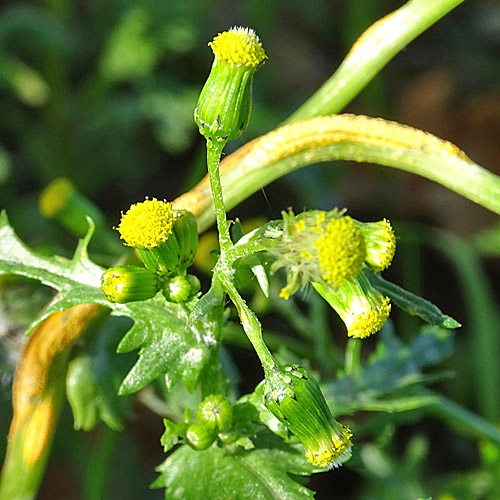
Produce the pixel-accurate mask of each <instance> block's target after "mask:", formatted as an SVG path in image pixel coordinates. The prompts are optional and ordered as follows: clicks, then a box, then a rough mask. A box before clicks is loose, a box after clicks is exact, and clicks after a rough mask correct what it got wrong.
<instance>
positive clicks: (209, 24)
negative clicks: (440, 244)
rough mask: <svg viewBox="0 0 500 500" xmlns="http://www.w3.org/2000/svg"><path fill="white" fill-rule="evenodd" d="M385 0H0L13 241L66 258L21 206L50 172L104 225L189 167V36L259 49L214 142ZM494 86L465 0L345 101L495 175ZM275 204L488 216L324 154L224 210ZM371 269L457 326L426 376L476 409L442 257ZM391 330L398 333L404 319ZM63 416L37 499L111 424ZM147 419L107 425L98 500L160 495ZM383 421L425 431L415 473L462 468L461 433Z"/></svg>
mask: <svg viewBox="0 0 500 500" xmlns="http://www.w3.org/2000/svg"><path fill="white" fill-rule="evenodd" d="M400 5H402V2H396V1H389V0H371V1H366V0H339V1H334V0H330V1H326V0H325V1H321V0H311V1H309V2H299V1H285V0H281V1H279V0H278V1H269V0H268V1H264V0H253V1H247V2H238V3H235V2H230V1H212V2H202V1H196V0H191V1H187V2H179V1H176V0H162V1H160V2H159V1H157V0H129V1H127V0H107V1H101V0H91V1H69V0H45V1H40V2H34V1H33V2H7V3H4V4H3V5H2V7H1V10H0V206H1V208H6V209H7V211H8V214H9V218H10V220H11V223H12V225H13V226H14V228H15V229H16V231H17V232H18V234H19V235H20V236H21V237H22V239H23V240H24V241H25V242H27V243H28V244H29V245H30V246H32V247H34V248H38V249H39V250H41V251H46V252H57V253H59V254H63V255H70V254H71V251H72V249H73V248H74V244H75V240H74V238H72V237H70V236H68V235H67V234H66V233H64V232H63V230H62V229H60V228H59V227H58V226H57V225H56V224H55V223H54V222H52V221H47V220H45V219H44V218H43V217H42V216H41V215H40V213H39V211H38V205H37V204H38V197H39V194H40V191H41V190H42V189H43V188H44V187H45V186H46V185H47V184H48V183H49V182H50V181H51V180H53V179H55V178H57V177H60V176H65V177H68V178H70V179H71V180H72V181H73V182H74V184H75V185H76V186H77V188H78V189H79V190H80V191H81V192H82V193H83V194H85V195H86V196H88V197H89V198H90V199H92V200H93V201H94V202H95V203H96V204H97V205H98V206H99V207H100V208H101V209H102V210H103V212H104V213H105V214H106V216H107V217H108V220H109V225H110V226H112V225H113V224H116V223H117V222H118V219H119V214H120V211H121V210H124V209H126V208H127V207H128V206H129V205H130V204H131V203H132V202H136V201H138V200H142V199H143V198H144V196H146V195H148V196H156V197H160V198H166V199H173V198H175V197H176V196H178V195H179V194H181V193H182V192H183V191H185V190H187V189H189V188H190V187H192V186H193V185H194V184H195V183H196V182H197V181H198V180H199V179H200V178H201V177H202V176H203V174H204V168H205V165H204V144H203V141H202V139H201V137H200V136H199V134H198V132H197V130H196V127H195V125H194V122H193V119H192V112H193V109H194V106H195V104H196V100H197V96H198V93H199V91H200V89H201V86H202V85H203V83H204V80H205V78H206V75H207V74H208V71H209V68H210V65H211V61H212V55H211V52H210V50H209V48H208V47H207V45H206V44H207V42H208V41H209V40H211V38H212V37H213V36H214V35H215V34H216V33H218V32H219V31H222V30H225V29H227V28H228V27H231V26H234V25H243V26H250V27H253V28H254V29H255V30H256V31H257V33H258V34H259V36H260V37H261V39H262V41H263V44H264V47H265V49H266V52H267V54H268V56H269V60H268V61H267V62H266V64H265V65H264V66H263V68H262V69H260V70H259V71H258V73H257V75H256V78H255V89H254V108H253V114H252V119H251V122H250V126H249V128H248V130H247V131H246V132H245V134H244V135H243V136H242V137H241V138H240V139H238V140H237V141H233V143H231V144H230V145H229V146H228V148H227V151H228V152H230V151H232V150H234V149H236V148H237V147H239V146H240V145H242V144H244V143H245V142H248V141H249V140H251V139H253V138H254V137H256V136H258V135H260V134H263V133H265V132H267V131H269V130H272V129H273V128H274V127H276V126H277V125H278V124H279V123H280V122H281V121H283V120H284V119H285V118H286V117H287V116H288V114H290V113H291V112H292V111H293V110H294V109H296V107H297V106H299V105H300V104H301V103H302V102H304V101H305V100H306V99H307V97H308V96H310V95H311V94H312V93H313V92H314V91H315V90H316V89H317V88H318V87H319V86H320V85H321V84H322V82H324V81H325V80H326V79H327V78H328V77H329V76H330V75H331V74H332V73H333V71H334V70H335V68H336V67H337V66H338V65H339V63H340V62H341V60H342V59H343V57H344V56H345V54H346V53H347V52H348V49H349V47H350V46H351V44H352V43H353V42H354V41H355V39H356V38H357V37H358V36H359V35H360V34H361V33H362V32H363V31H364V30H365V29H366V28H367V27H368V26H369V25H370V24H371V23H373V22H374V21H376V20H377V19H379V18H380V17H382V16H383V15H385V14H387V13H389V12H390V11H391V10H394V9H395V8H398V7H399V6H400ZM499 81H500V6H499V4H498V2H496V1H493V0H492V1H486V0H485V1H475V2H468V3H465V4H464V5H461V6H460V7H458V8H457V9H456V10H455V11H453V12H452V13H451V14H450V15H448V16H447V17H446V18H445V19H443V20H441V21H440V22H439V23H438V24H437V25H435V26H434V27H432V28H431V29H430V30H428V32H426V33H425V34H424V35H422V36H421V37H420V38H418V39H417V40H416V41H414V42H413V43H412V44H411V45H410V46H409V47H408V48H406V49H405V50H404V51H402V52H401V53H400V54H399V55H398V56H397V57H396V58H395V59H394V60H393V61H392V62H390V63H389V64H388V66H387V67H386V68H385V69H384V70H383V72H382V74H381V75H380V76H378V77H377V78H376V79H375V80H374V81H373V82H372V83H371V84H370V85H369V86H368V87H367V88H366V89H365V90H364V91H363V92H362V94H361V95H360V96H359V97H358V98H357V99H356V100H355V101H354V102H353V103H351V104H350V105H349V106H348V108H347V110H346V111H349V112H354V113H360V114H366V115H369V116H380V117H383V118H386V119H390V120H396V121H399V122H401V123H405V124H408V125H412V126H415V127H418V128H422V129H424V130H427V131H429V132H432V133H434V134H436V135H438V136H440V137H442V138H444V139H448V140H451V141H452V142H454V143H455V144H457V145H458V146H459V147H460V148H462V149H463V150H464V151H465V152H466V153H467V154H468V155H469V156H470V157H471V158H472V159H473V160H474V161H476V162H477V163H479V164H481V165H482V166H484V167H485V168H487V169H489V170H491V171H493V172H495V173H497V174H500V162H499V158H500V85H499ZM288 206H292V207H294V208H295V210H301V209H303V208H321V209H330V208H332V207H333V206H339V207H344V206H345V207H348V208H349V212H350V213H351V215H353V216H355V217H357V218H359V219H362V220H377V219H380V218H383V217H387V218H389V219H390V220H392V221H395V222H396V224H397V222H398V221H413V223H419V224H423V225H431V226H434V227H439V228H442V229H445V230H450V231H453V232H455V233H458V234H460V235H463V236H464V237H466V238H470V237H472V235H473V234H474V233H475V232H477V231H478V230H480V229H482V228H487V227H489V226H491V225H493V224H495V223H496V221H497V217H496V216H495V215H494V214H492V213H489V212H488V211H486V210H485V209H483V208H481V207H479V206H476V205H474V204H473V203H472V202H469V201H467V200H465V199H463V198H461V197H459V196H458V195H457V194H455V193H453V192H450V191H447V190H446V189H445V188H442V187H441V186H438V185H436V184H433V183H431V182H430V181H427V180H424V179H420V178H418V177H416V176H412V175H410V174H406V173H402V172H394V171H390V170H388V169H385V168H383V167H376V166H375V167H374V166H366V165H358V164H353V163H352V164H347V163H341V162H339V163H336V164H335V165H333V164H322V165H317V166H311V167H309V168H306V169H302V170H300V171H298V172H295V173H293V174H290V175H288V176H287V177H286V178H283V179H280V180H279V181H277V182H275V183H273V184H272V185H271V186H269V187H266V188H265V192H261V193H257V194H255V195H254V196H253V197H251V199H249V200H247V201H246V202H244V203H243V204H242V205H241V206H240V207H238V208H236V209H234V210H233V212H232V213H231V215H232V216H233V217H236V216H238V217H240V218H242V219H245V218H251V217H254V216H261V217H262V216H263V217H265V218H276V217H278V216H279V214H280V211H281V210H283V209H284V208H286V207H288ZM414 227H417V226H414ZM483 265H484V269H485V271H486V273H487V275H488V277H489V281H490V283H491V284H492V285H494V286H496V289H494V292H493V293H494V294H495V297H496V298H497V299H498V294H499V290H498V285H497V283H498V278H499V276H500V267H499V264H498V260H495V259H493V258H488V259H484V260H483ZM388 276H389V277H390V278H394V279H395V280H399V281H400V282H401V280H402V281H403V282H405V283H406V284H407V285H408V287H409V288H412V289H415V288H418V289H420V291H421V292H422V293H423V294H424V295H425V296H426V297H428V298H429V299H431V300H433V301H434V302H435V303H437V304H438V305H439V306H440V307H441V308H442V309H443V310H445V311H446V312H447V313H449V314H451V315H452V316H454V317H456V318H457V319H458V320H459V321H461V322H462V323H463V324H464V328H463V329H462V330H461V331H460V332H459V333H458V335H457V336H458V338H457V347H456V349H457V352H456V356H455V357H454V360H455V361H452V362H450V368H452V369H453V370H454V371H455V373H456V376H455V378H454V379H452V380H449V381H447V382H446V384H442V386H443V387H442V388H443V389H444V390H446V391H447V393H448V394H449V395H450V396H452V397H454V398H456V399H457V400H458V401H459V402H461V403H462V404H464V405H466V406H468V407H469V408H471V409H473V410H475V411H479V412H480V411H481V408H482V407H484V404H483V405H482V406H481V401H478V398H477V396H476V391H475V386H474V384H475V383H477V382H475V380H474V377H473V376H471V374H472V373H473V372H474V370H475V367H474V364H473V361H471V360H470V359H469V356H468V353H469V349H470V346H471V344H472V343H473V342H474V340H473V335H474V332H473V331H471V328H469V325H468V318H467V314H466V310H465V305H464V303H463V297H462V293H461V292H460V291H459V290H458V289H457V282H456V278H455V276H454V271H453V268H452V266H451V265H450V263H449V262H448V261H447V259H446V258H445V257H443V255H442V254H440V253H437V252H436V250H435V249H432V248H427V247H425V248H423V247H422V246H420V245H416V246H415V245H413V246H412V245H407V246H404V245H402V249H401V254H400V255H399V256H398V257H397V259H396V261H395V264H394V266H393V269H391V272H390V273H389V275H388ZM415 291H417V290H415ZM30 293H31V292H30ZM45 298H46V295H44V292H43V291H42V292H40V294H39V295H34V296H33V297H32V300H31V304H32V307H33V314H34V313H35V312H36V307H41V306H42V305H43V300H44V299H45ZM19 314H21V313H19ZM26 315H27V313H26ZM24 319H25V320H26V318H24ZM20 321H21V320H20ZM397 321H398V315H397V314H396V322H397ZM401 321H405V320H404V319H401ZM21 323H22V321H21ZM405 327H406V330H405V331H406V332H407V333H406V334H407V335H408V336H411V331H412V330H411V329H412V325H411V321H409V322H407V324H406V325H405ZM413 327H414V326H413ZM1 334H2V332H1V331H0V335H1ZM4 337H5V339H7V340H6V342H7V344H8V345H9V346H10V347H9V348H10V349H11V350H12V354H11V356H10V358H9V357H6V359H7V361H5V364H7V365H9V366H7V367H6V368H5V369H4V370H3V381H4V384H3V396H4V397H3V403H2V408H1V409H0V432H1V435H2V436H5V435H6V433H7V428H8V422H9V411H10V410H9V405H10V402H9V394H8V388H9V383H10V375H11V373H12V371H11V367H12V365H13V362H14V359H15V346H16V345H18V343H16V342H18V341H17V340H16V339H15V338H14V339H13V338H11V337H12V336H11V337H8V336H6V335H4ZM9 342H10V344H9ZM233 354H234V357H235V359H236V360H237V361H238V362H240V363H242V366H245V367H246V366H247V365H248V367H249V368H248V370H250V371H251V374H250V375H249V377H248V378H249V380H253V379H254V378H255V379H256V380H257V381H258V380H259V377H260V376H261V375H260V373H259V367H258V364H257V363H256V361H255V359H253V354H251V353H248V352H246V351H244V350H241V351H238V350H234V352H233ZM9 367H10V368H9ZM252 370H253V371H254V372H255V374H253V372H252ZM499 382H500V381H499ZM252 383H253V382H252ZM249 385H251V384H249ZM250 389H251V387H250ZM67 410H68V409H67ZM496 417H497V418H498V417H499V415H496ZM71 419H72V417H71V414H70V412H69V411H66V412H65V413H64V415H63V418H62V421H61V423H60V429H62V430H61V431H60V433H59V434H58V436H57V437H56V442H55V447H54V453H53V457H52V459H51V463H50V467H49V471H48V474H47V477H46V479H45V481H44V486H43V489H42V494H41V495H40V498H47V499H48V498H50V499H52V500H59V499H61V500H62V499H65V500H67V499H77V498H82V497H81V496H80V495H81V492H80V491H79V489H78V488H79V487H78V484H79V483H80V481H81V478H82V477H83V476H84V475H85V474H86V470H87V468H88V467H89V461H92V460H96V458H95V456H94V455H93V453H96V450H95V449H94V448H93V447H92V443H93V442H94V441H96V442H97V441H99V439H100V438H101V433H106V432H107V433H108V434H109V433H110V432H111V431H105V430H104V429H99V430H98V431H96V432H93V433H90V434H88V435H87V434H84V433H83V432H79V433H77V432H74V431H71V430H70V429H71V426H72V420H71ZM161 432H162V424H161V419H160V418H159V417H157V416H155V415H153V414H151V413H150V412H148V411H147V410H146V409H145V408H144V407H142V406H140V405H138V406H137V408H136V419H135V421H133V422H132V423H130V424H129V427H128V428H127V432H126V433H125V434H126V435H125V437H122V438H120V439H121V442H120V446H119V449H120V454H119V458H118V457H116V459H117V460H119V462H120V467H117V471H118V472H117V477H116V478H114V480H113V482H114V483H115V486H114V487H113V491H114V493H113V498H151V499H153V498H158V499H159V498H162V495H163V494H162V492H160V491H149V490H148V489H147V488H146V485H147V484H148V483H150V482H151V481H152V480H153V479H154V477H155V474H154V472H153V468H154V466H156V465H157V464H158V463H160V462H161V461H162V452H161V448H160V445H159V442H158V440H159V437H160V435H161ZM399 432H400V434H398V439H399V441H398V442H399V444H396V445H394V448H393V453H394V456H395V457H397V456H398V455H399V454H401V453H402V452H403V450H404V449H405V446H406V444H407V443H408V442H410V441H411V439H412V437H413V436H415V435H420V434H423V435H425V436H427V437H428V439H430V441H431V443H436V442H438V443H439V444H440V445H439V449H436V448H435V447H432V446H431V450H430V452H428V455H427V457H428V462H427V466H428V468H427V469H426V471H427V473H428V474H431V475H432V474H434V473H435V474H436V477H438V476H439V475H442V474H444V475H446V474H455V473H457V471H460V470H466V469H470V468H471V467H474V466H475V464H477V455H478V451H477V450H476V445H475V443H474V442H472V441H471V440H470V439H466V438H463V437H460V436H459V435H455V434H452V433H451V431H449V430H447V429H442V428H440V424H438V423H436V422H435V421H433V420H430V419H424V420H420V421H419V420H416V423H415V424H413V425H410V424H406V423H405V425H403V426H402V427H401V428H400V431H399ZM107 439H113V438H112V437H110V436H108V437H107ZM116 439H118V438H116ZM68 443H71V444H70V445H68ZM138 463H140V464H141V465H140V466H138V465H137V464H138ZM435 464H437V465H436V466H435V467H434V465H435ZM439 464H441V466H442V465H443V464H445V465H446V466H445V470H439V468H440V465H439ZM120 474H121V476H120ZM362 476H363V473H362V472H360V471H354V470H350V469H349V468H348V467H344V468H343V469H342V470H341V471H338V472H336V473H335V474H333V473H332V474H329V475H324V474H323V475H321V476H318V478H314V479H313V482H312V487H313V488H317V489H318V491H319V493H318V495H317V498H319V499H329V498H334V497H335V498H360V497H361V496H360V495H361V493H360V491H361V487H360V486H359V482H360V478H361V477H362ZM132 478H133V479H132ZM431 482H432V480H431ZM435 482H439V481H438V479H435ZM407 493H408V492H407ZM373 494H374V495H375V496H373V497H369V496H366V493H364V494H363V495H364V496H363V498H380V497H377V496H376V493H373ZM395 498H403V496H400V497H397V496H396V497H395ZM404 498H406V497H404ZM443 498H444V497H443ZM464 498H466V497H464Z"/></svg>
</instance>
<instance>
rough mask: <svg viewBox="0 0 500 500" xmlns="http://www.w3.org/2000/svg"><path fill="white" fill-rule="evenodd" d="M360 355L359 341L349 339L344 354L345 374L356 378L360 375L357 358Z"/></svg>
mask: <svg viewBox="0 0 500 500" xmlns="http://www.w3.org/2000/svg"><path fill="white" fill-rule="evenodd" d="M360 354H361V339H349V340H348V341H347V349H346V352H345V374H346V375H354V376H357V375H359V373H360V370H361V365H360V363H359V357H360Z"/></svg>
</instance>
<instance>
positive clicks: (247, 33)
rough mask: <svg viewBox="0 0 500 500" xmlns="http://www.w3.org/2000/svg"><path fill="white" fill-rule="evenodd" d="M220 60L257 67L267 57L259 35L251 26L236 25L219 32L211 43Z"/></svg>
mask: <svg viewBox="0 0 500 500" xmlns="http://www.w3.org/2000/svg"><path fill="white" fill-rule="evenodd" d="M208 45H209V46H210V48H211V49H212V51H213V53H214V55H215V57H216V58H217V60H219V61H226V62H228V63H229V64H232V65H235V66H253V67H254V68H257V66H259V65H260V64H261V63H262V61H264V59H266V58H267V56H266V53H265V52H264V49H263V48H262V44H261V43H260V40H259V37H258V36H257V35H256V33H255V31H254V30H253V29H251V28H242V27H237V26H235V27H234V28H231V29H230V30H228V31H224V32H223V33H219V34H218V35H217V36H216V37H215V38H214V39H213V41H211V42H210V43H209V44H208Z"/></svg>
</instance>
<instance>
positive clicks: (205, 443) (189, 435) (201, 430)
mask: <svg viewBox="0 0 500 500" xmlns="http://www.w3.org/2000/svg"><path fill="white" fill-rule="evenodd" d="M186 439H187V442H188V444H189V445H190V446H191V447H192V448H194V449H195V450H198V451H201V450H206V449H207V448H208V447H209V446H210V445H211V444H212V443H213V442H214V440H215V434H214V433H213V432H211V431H210V430H209V429H207V427H205V426H204V425H203V424H201V423H199V422H195V423H194V424H191V425H190V426H189V427H188V429H187V432H186Z"/></svg>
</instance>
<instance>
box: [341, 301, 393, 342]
mask: <svg viewBox="0 0 500 500" xmlns="http://www.w3.org/2000/svg"><path fill="white" fill-rule="evenodd" d="M390 312H391V302H390V300H389V298H388V297H382V298H381V299H380V301H379V302H378V303H377V304H376V305H374V304H369V303H367V302H366V301H362V300H352V301H351V303H350V308H349V318H345V317H344V318H343V319H344V321H345V323H346V326H347V335H349V337H356V338H359V339H362V338H365V337H369V336H370V335H372V334H373V333H376V332H378V331H379V330H380V329H381V328H382V327H383V326H384V323H385V322H386V321H387V318H388V317H389V314H390Z"/></svg>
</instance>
